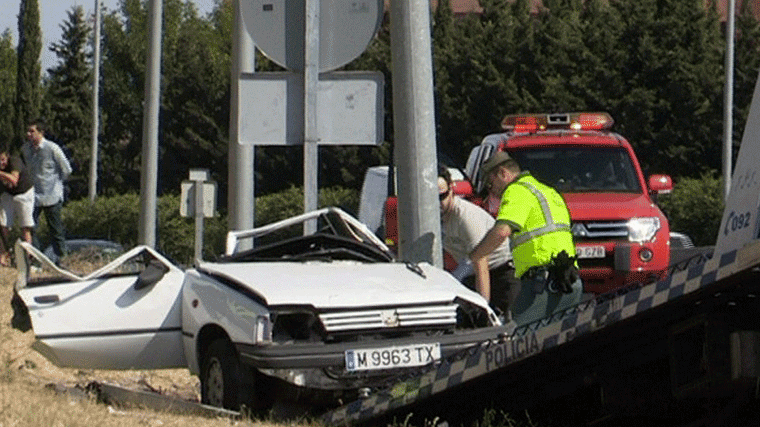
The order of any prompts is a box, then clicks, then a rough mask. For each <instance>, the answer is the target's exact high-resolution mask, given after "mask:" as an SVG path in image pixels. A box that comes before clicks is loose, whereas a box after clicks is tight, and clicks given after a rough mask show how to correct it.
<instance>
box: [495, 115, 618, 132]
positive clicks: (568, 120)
mask: <svg viewBox="0 0 760 427" xmlns="http://www.w3.org/2000/svg"><path fill="white" fill-rule="evenodd" d="M613 123H615V121H614V120H612V116H610V115H609V114H608V113H557V114H515V115H509V116H506V117H504V120H502V121H501V128H502V129H504V130H508V131H510V130H511V131H514V132H536V131H541V130H546V129H549V128H552V129H572V130H602V129H609V128H611V127H612V125H613Z"/></svg>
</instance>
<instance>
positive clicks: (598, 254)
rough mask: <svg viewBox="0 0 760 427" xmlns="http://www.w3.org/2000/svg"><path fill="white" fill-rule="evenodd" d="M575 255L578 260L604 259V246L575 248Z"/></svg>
mask: <svg viewBox="0 0 760 427" xmlns="http://www.w3.org/2000/svg"><path fill="white" fill-rule="evenodd" d="M575 254H576V255H577V256H578V259H582V258H604V256H605V255H606V252H605V250H604V246H576V247H575Z"/></svg>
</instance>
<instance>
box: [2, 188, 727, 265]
mask: <svg viewBox="0 0 760 427" xmlns="http://www.w3.org/2000/svg"><path fill="white" fill-rule="evenodd" d="M722 188H723V187H722V181H721V179H720V178H717V177H715V176H714V175H713V174H706V175H703V176H702V177H701V178H699V179H693V178H683V179H681V180H680V181H678V182H676V183H675V184H674V188H673V192H672V193H671V194H667V195H662V196H660V197H659V200H658V203H659V205H660V206H661V207H662V209H663V211H664V212H665V214H666V215H667V216H668V218H669V219H670V229H671V230H672V231H679V232H682V233H685V234H687V235H689V236H690V237H691V238H692V240H693V241H694V244H695V245H697V246H705V245H713V244H715V239H716V237H717V233H718V228H719V227H720V221H721V218H722V215H723V197H722ZM139 202H140V199H139V196H138V195H137V194H125V195H120V196H115V197H99V198H98V199H96V201H95V202H94V203H92V204H91V203H90V202H89V201H88V200H77V201H71V202H68V203H67V204H66V205H65V206H64V209H63V222H64V226H65V227H66V231H67V236H68V237H70V238H73V237H83V238H93V239H107V240H112V241H115V242H119V243H121V244H122V245H124V247H125V248H131V247H133V246H135V245H136V244H137V229H138V221H139V215H140V214H139ZM358 205H359V192H358V191H356V190H352V189H347V188H341V187H333V188H327V189H322V190H320V191H319V206H320V207H323V206H338V207H341V208H342V209H344V210H345V211H347V212H349V213H350V214H352V215H356V212H357V211H358ZM301 212H303V189H301V188H299V187H291V188H289V189H287V190H285V191H282V192H279V193H274V194H269V195H266V196H261V197H257V198H256V215H255V223H256V226H260V225H263V224H269V223H271V222H274V221H278V220H281V219H284V218H288V217H291V216H294V215H298V214H300V213H301ZM157 218H158V230H157V239H156V240H157V248H158V250H160V251H161V252H162V253H164V254H166V255H167V256H169V257H170V258H172V259H173V260H175V261H176V262H178V263H180V264H184V265H190V264H191V263H192V258H193V255H194V250H195V249H194V248H195V246H194V239H195V230H194V228H195V221H194V219H192V218H182V217H180V215H179V196H176V195H169V196H163V197H160V198H159V199H158V214H157ZM39 233H40V235H41V238H42V240H43V242H45V241H46V234H47V230H46V227H45V221H41V224H40V229H39ZM16 234H17V233H15V232H14V234H13V236H16ZM226 234H227V218H226V216H225V215H220V216H217V217H215V218H207V219H205V221H204V247H203V254H204V258H206V259H213V258H214V257H215V256H216V255H218V254H221V253H222V252H223V251H224V242H225V238H226ZM43 244H44V243H43Z"/></svg>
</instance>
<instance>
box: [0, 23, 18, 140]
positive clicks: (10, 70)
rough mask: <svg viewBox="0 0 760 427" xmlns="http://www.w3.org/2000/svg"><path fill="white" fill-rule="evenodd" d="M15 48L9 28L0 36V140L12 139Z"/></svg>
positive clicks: (14, 94) (14, 95)
mask: <svg viewBox="0 0 760 427" xmlns="http://www.w3.org/2000/svg"><path fill="white" fill-rule="evenodd" d="M16 65H17V63H16V49H15V48H14V46H13V37H12V36H11V32H10V30H5V32H3V34H2V36H0V142H2V143H7V142H9V141H12V140H13V137H14V134H15V131H14V127H13V111H14V110H13V106H14V105H15V102H14V100H15V97H16V92H15V90H16Z"/></svg>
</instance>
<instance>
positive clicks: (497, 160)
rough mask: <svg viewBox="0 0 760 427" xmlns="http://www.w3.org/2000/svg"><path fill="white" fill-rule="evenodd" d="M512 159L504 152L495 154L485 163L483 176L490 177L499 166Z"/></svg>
mask: <svg viewBox="0 0 760 427" xmlns="http://www.w3.org/2000/svg"><path fill="white" fill-rule="evenodd" d="M510 158H511V157H509V154H507V153H505V152H504V151H497V152H495V153H493V155H492V156H491V157H489V158H488V160H486V161H485V163H483V168H482V169H483V176H488V175H490V174H491V172H492V171H493V170H494V169H496V167H497V166H499V165H501V164H502V163H505V162H506V161H507V160H509V159H510Z"/></svg>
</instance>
